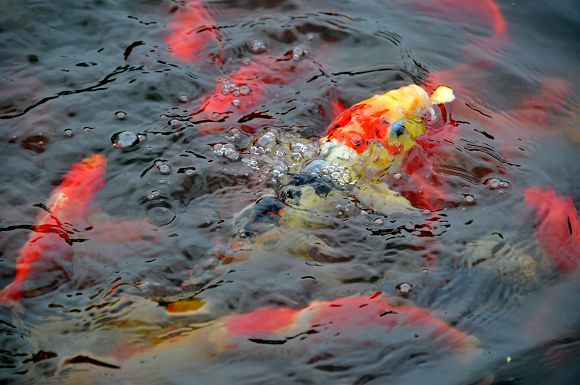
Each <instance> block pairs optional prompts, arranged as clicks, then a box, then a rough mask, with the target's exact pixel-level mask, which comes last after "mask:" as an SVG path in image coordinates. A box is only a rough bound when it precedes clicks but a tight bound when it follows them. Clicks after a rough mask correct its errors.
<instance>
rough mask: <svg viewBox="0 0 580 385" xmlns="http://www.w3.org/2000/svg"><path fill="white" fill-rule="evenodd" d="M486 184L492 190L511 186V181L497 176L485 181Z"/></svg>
mask: <svg viewBox="0 0 580 385" xmlns="http://www.w3.org/2000/svg"><path fill="white" fill-rule="evenodd" d="M484 185H485V187H487V188H488V189H490V190H503V189H506V188H509V187H510V182H508V181H505V180H501V179H497V178H489V179H487V180H486V181H485V182H484Z"/></svg>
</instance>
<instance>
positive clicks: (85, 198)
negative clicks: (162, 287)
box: [0, 154, 107, 302]
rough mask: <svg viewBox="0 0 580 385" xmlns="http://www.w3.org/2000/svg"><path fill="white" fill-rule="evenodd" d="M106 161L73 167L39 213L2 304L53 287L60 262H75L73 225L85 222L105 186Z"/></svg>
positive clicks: (88, 161) (0, 298)
mask: <svg viewBox="0 0 580 385" xmlns="http://www.w3.org/2000/svg"><path fill="white" fill-rule="evenodd" d="M106 165H107V159H106V158H105V156H104V155H101V154H94V155H91V156H89V157H88V158H85V159H83V160H82V161H80V162H78V163H75V164H73V166H72V167H71V169H70V170H69V171H68V172H67V173H66V175H65V176H64V177H63V179H62V182H61V184H60V185H59V186H58V187H57V188H56V189H54V190H53V191H52V192H51V194H50V197H49V199H48V202H47V204H46V212H43V213H40V214H39V216H38V219H37V223H36V225H35V226H34V232H33V233H32V234H31V235H30V237H29V239H28V241H27V242H26V243H25V244H24V246H22V248H21V249H20V250H19V251H18V258H17V260H16V276H15V277H14V281H13V282H12V283H10V284H9V285H8V286H6V287H5V288H4V289H2V291H0V301H6V302H9V301H18V300H20V299H21V298H23V297H27V296H31V295H34V294H35V293H37V292H39V291H41V290H42V289H43V288H46V287H50V286H53V285H54V284H55V283H56V281H58V278H57V277H55V275H54V274H53V273H54V271H55V270H60V269H58V266H59V263H58V261H59V260H67V259H70V258H72V253H73V250H72V249H73V248H72V239H71V237H70V232H69V231H70V230H68V229H71V226H72V224H75V223H76V224H78V223H79V222H84V221H85V219H86V217H87V214H88V209H89V206H90V204H91V201H92V200H93V197H94V195H95V194H96V193H97V192H98V191H99V190H101V188H102V187H103V186H104V178H105V170H106Z"/></svg>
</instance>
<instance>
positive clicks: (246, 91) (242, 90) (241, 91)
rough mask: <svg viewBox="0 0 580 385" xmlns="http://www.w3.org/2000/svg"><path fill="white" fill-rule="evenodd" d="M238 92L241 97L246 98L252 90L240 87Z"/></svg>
mask: <svg viewBox="0 0 580 385" xmlns="http://www.w3.org/2000/svg"><path fill="white" fill-rule="evenodd" d="M238 92H239V94H240V95H241V96H248V95H249V94H251V93H252V89H251V88H250V87H248V86H241V87H240V88H239V90H238Z"/></svg>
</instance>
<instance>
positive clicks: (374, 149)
mask: <svg viewBox="0 0 580 385" xmlns="http://www.w3.org/2000/svg"><path fill="white" fill-rule="evenodd" d="M454 98H455V96H454V94H453V91H452V90H451V89H450V88H448V87H445V86H440V87H439V88H437V89H436V90H435V92H433V94H432V95H431V96H429V95H428V94H427V92H426V91H425V90H424V89H423V88H421V87H419V86H417V85H414V84H413V85H408V86H404V87H401V88H398V89H396V90H391V91H388V92H386V93H385V94H383V95H376V96H374V97H372V98H370V99H368V100H365V101H362V102H360V103H357V104H355V105H354V106H352V107H350V108H349V109H347V110H345V111H344V112H342V113H341V114H340V115H339V116H338V117H337V118H336V119H335V120H334V121H333V122H332V123H331V124H330V126H329V128H328V130H327V132H326V134H325V135H324V136H323V137H322V138H321V139H320V143H321V145H320V158H319V159H318V160H314V161H313V162H310V163H308V164H307V165H306V167H305V170H304V172H305V173H311V172H312V171H313V170H315V169H319V168H321V167H327V168H328V167H329V166H332V167H334V168H335V169H338V170H340V171H341V172H340V173H339V177H338V178H339V180H335V182H337V183H338V184H339V185H345V184H350V185H354V186H355V195H356V196H357V198H359V200H360V201H362V202H363V203H365V204H367V205H368V206H369V207H370V208H371V209H373V210H376V211H379V212H385V210H386V211H389V209H388V207H387V206H388V205H389V202H391V203H392V202H393V201H396V202H398V203H402V204H403V205H408V203H406V200H404V198H402V197H398V196H397V194H395V193H393V192H392V191H390V190H389V189H388V188H387V187H385V186H383V185H380V184H378V183H376V182H377V181H379V180H380V179H381V178H382V177H383V176H384V175H385V173H386V172H387V171H388V170H389V169H390V168H391V166H393V165H395V166H400V165H401V162H402V159H403V158H404V156H405V155H406V154H407V153H408V152H409V151H410V150H411V149H412V148H413V147H414V145H415V143H416V140H417V138H419V137H421V136H422V135H424V134H425V132H426V129H427V125H426V121H425V116H426V115H427V114H433V113H434V110H433V105H435V104H443V103H450V102H452V101H453V100H454ZM331 176H332V175H331ZM335 179H336V178H335ZM293 195H300V198H301V207H302V208H304V207H307V206H310V205H309V204H306V205H304V201H306V199H304V196H305V194H304V193H303V192H302V193H300V194H293ZM311 195H312V194H311ZM319 195H320V194H319ZM315 201H316V200H315Z"/></svg>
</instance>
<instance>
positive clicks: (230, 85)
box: [218, 76, 252, 107]
mask: <svg viewBox="0 0 580 385" xmlns="http://www.w3.org/2000/svg"><path fill="white" fill-rule="evenodd" d="M218 81H219V83H220V88H221V93H222V95H229V94H231V95H233V96H234V97H235V99H233V100H232V106H234V107H240V106H241V105H242V101H241V100H240V99H239V97H243V96H248V95H250V94H251V93H252V89H251V88H250V87H248V86H247V85H238V84H237V83H235V82H233V81H232V80H231V79H230V78H229V77H228V76H223V77H221V78H220V79H219V80H218Z"/></svg>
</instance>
